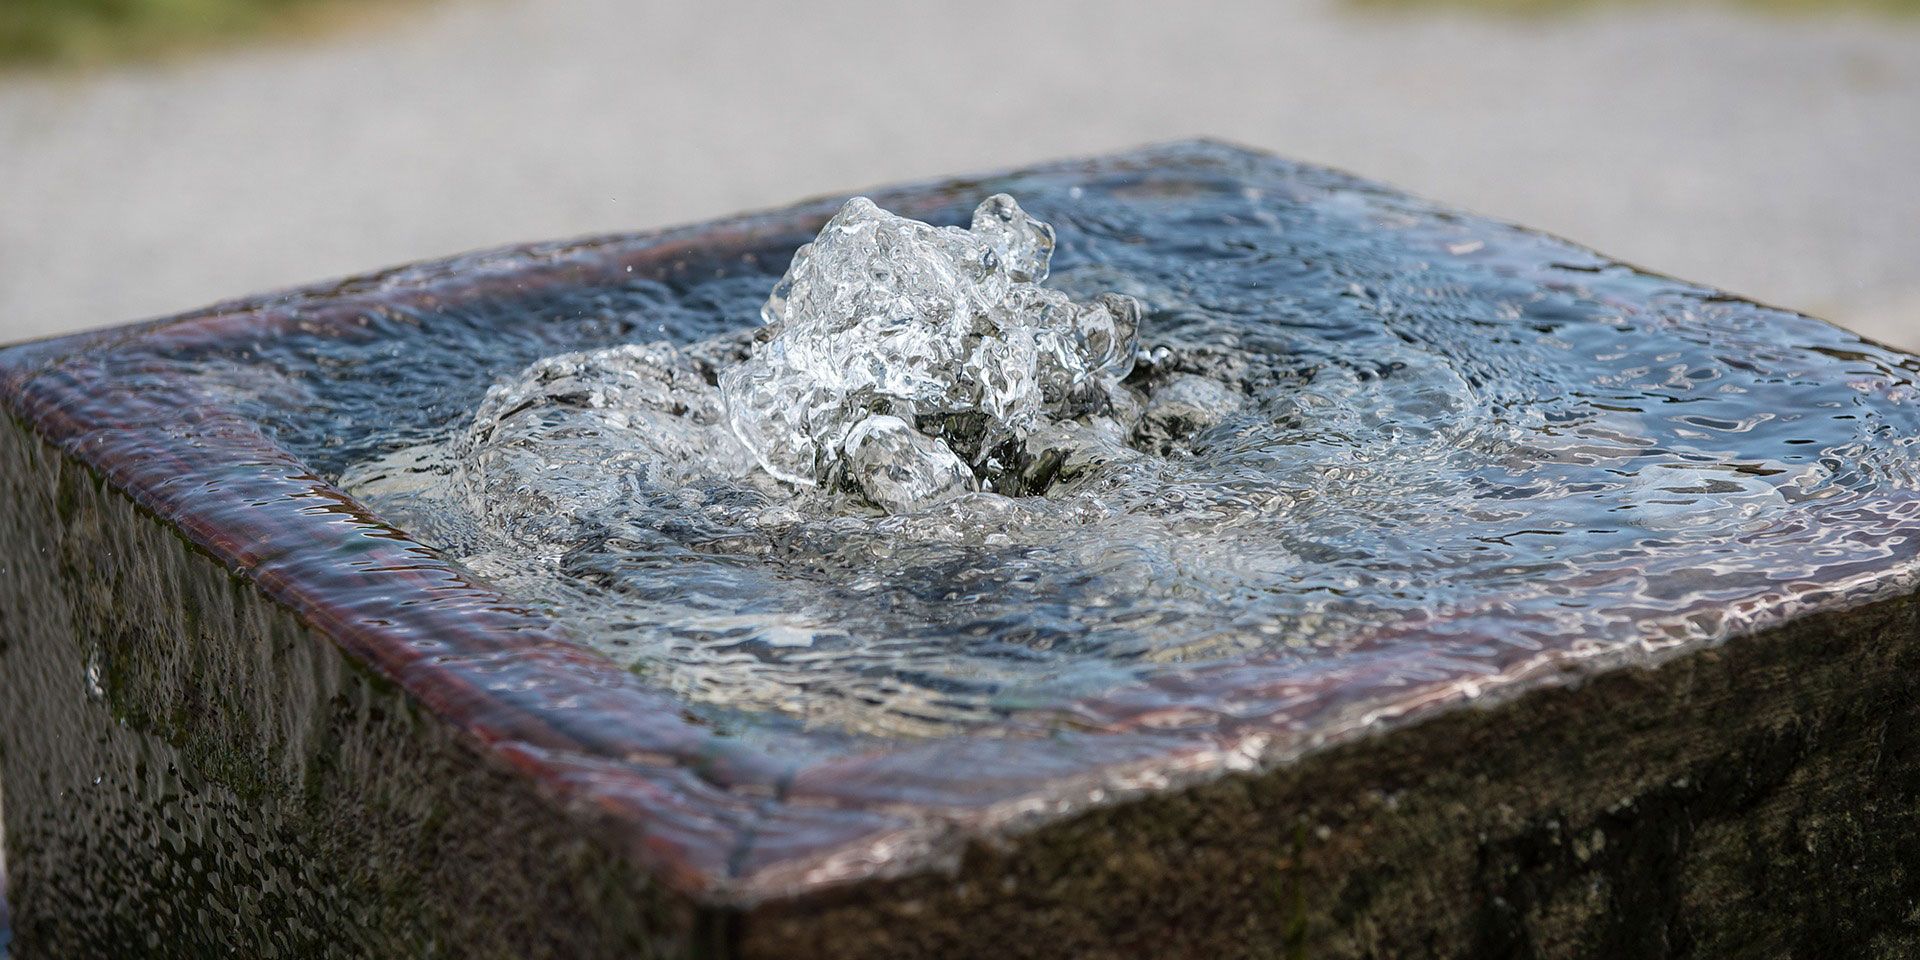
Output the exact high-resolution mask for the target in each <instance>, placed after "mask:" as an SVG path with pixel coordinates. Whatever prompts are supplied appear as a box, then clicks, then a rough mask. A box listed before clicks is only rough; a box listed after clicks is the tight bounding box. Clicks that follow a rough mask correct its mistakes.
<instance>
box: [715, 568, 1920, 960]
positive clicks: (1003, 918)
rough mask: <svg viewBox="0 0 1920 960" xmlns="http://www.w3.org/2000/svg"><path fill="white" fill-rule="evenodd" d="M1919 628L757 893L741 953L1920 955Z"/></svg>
mask: <svg viewBox="0 0 1920 960" xmlns="http://www.w3.org/2000/svg"><path fill="white" fill-rule="evenodd" d="M1916 636H1920V606H1917V605H1916V604H1915V602H1914V601H1913V600H1912V599H1911V598H1907V597H1902V598H1898V599H1893V600H1887V601H1883V602H1879V603H1876V604H1873V605H1870V606H1866V607H1863V608H1859V609H1855V610H1851V611H1845V612H1831V613H1824V614H1819V615H1815V616H1808V617H1805V618H1803V619H1801V620H1798V621H1796V622H1794V623H1792V624H1790V625H1788V626H1786V627H1784V628H1781V629H1777V630H1773V631H1770V632H1768V633H1765V634H1763V635H1759V636H1753V637H1746V638H1741V639H1737V640H1734V641H1732V642H1730V643H1728V644H1726V645H1724V646H1721V647H1718V648H1715V649H1709V650H1704V651H1700V652H1697V653H1694V654H1691V655H1689V656H1685V657H1682V658H1679V659H1676V660H1674V661H1671V662H1669V663H1667V664H1665V665H1664V666H1661V667H1659V668H1657V669H1626V670H1620V671H1617V672H1614V673H1611V674H1608V675H1605V676H1602V677H1599V678H1595V679H1592V680H1590V681H1588V682H1586V683H1584V684H1582V685H1580V686H1577V687H1560V688H1552V689H1545V690H1540V691H1536V692H1534V693H1531V694H1529V695H1526V696H1524V697H1521V698H1518V699H1515V700H1512V701H1510V702H1507V703H1503V704H1499V705H1496V706H1492V707H1488V708H1479V709H1468V710H1462V711H1456V712H1454V713H1452V714H1449V715H1445V716H1441V717H1438V718H1434V719H1431V720H1428V721H1426V722H1424V723H1419V724H1416V725H1413V726H1410V727H1407V728H1405V729H1401V730H1397V731H1394V732H1391V733H1387V734H1384V735H1379V736H1375V737H1372V738H1369V739H1366V740H1364V741H1360V742H1356V743H1353V744H1350V745H1347V746H1343V747H1339V748H1336V749H1331V750H1327V751H1325V752H1321V753H1318V754H1315V755H1312V756H1309V757H1307V758H1306V759H1304V760H1302V761H1300V762H1298V763H1294V764H1291V765H1287V766H1285V767H1282V768H1281V769H1278V770H1275V771H1273V772H1270V773H1267V774H1265V775H1262V776H1239V777H1232V778H1229V779H1226V780H1222V781H1219V782H1215V783H1212V784H1208V785H1205V786H1201V787H1197V788H1194V789H1189V790H1186V791H1182V792H1179V793H1176V794H1172V795H1164V796H1159V797H1155V798H1152V799H1148V800H1144V801H1140V802H1134V803H1128V804H1124V805H1118V806H1112V807H1107V808H1104V809H1098V810H1093V811H1090V812H1087V813H1084V814H1082V815H1080V816H1078V817H1075V818H1073V819H1071V820H1068V821H1065V822H1061V823H1057V824H1054V825H1052V826H1048V827H1045V828H1043V829H1040V830H1038V831H1035V832H1032V833H1029V834H1025V835H1021V836H1013V837H1008V838H1005V839H1004V840H1002V841H1001V842H998V843H976V844H973V845H972V846H971V847H970V848H969V849H968V850H967V852H966V854H965V856H964V858H963V862H962V864H961V866H960V868H959V871H958V873H957V875H947V876H926V877H919V878H913V879H907V880H900V881H894V882H890V883H889V882H876V883H868V884H863V885H860V886H855V887H848V888H842V889H839V890H834V891H829V892H825V893H822V894H818V895H815V896H812V897H809V898H806V899H803V900H799V901H794V902H781V903H772V904H767V905H764V906H762V907H760V908H759V909H758V910H755V911H753V912H751V913H749V914H748V915H747V916H745V917H743V918H742V921H741V923H740V930H741V934H740V941H739V952H740V954H741V955H742V956H747V957H756V958H775V957H779V958H804V957H820V958H826V957H832V958H836V960H853V958H862V957H874V958H880V957H888V958H898V957H920V956H926V957H944V958H953V960H958V958H967V957H980V958H1009V957H1078V958H1099V957H1114V958H1122V957H1141V956H1165V957H1174V956H1182V957H1210V958H1236V957H1246V958H1256V957H1258V958H1296V957H1300V958H1316V960H1319V958H1398V957H1459V958H1469V957H1471V958H1502V957H1513V958H1558V957H1593V958H1618V957H1634V958H1659V957H1755V956H1780V957H1828V956H1860V957H1907V956H1920V906H1916V904H1917V903H1920V643H1916V642H1915V638H1916Z"/></svg>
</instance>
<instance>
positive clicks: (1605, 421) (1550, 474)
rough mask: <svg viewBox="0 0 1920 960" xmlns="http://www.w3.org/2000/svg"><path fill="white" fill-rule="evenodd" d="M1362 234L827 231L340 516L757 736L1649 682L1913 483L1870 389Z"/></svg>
mask: <svg viewBox="0 0 1920 960" xmlns="http://www.w3.org/2000/svg"><path fill="white" fill-rule="evenodd" d="M1341 189H1343V190H1344V189H1347V188H1341ZM1358 196H1360V194H1357V193H1351V192H1348V193H1342V192H1340V191H1338V190H1336V191H1334V192H1332V193H1330V194H1327V195H1324V196H1321V195H1308V194H1300V195H1290V194H1287V193H1285V192H1284V191H1275V192H1273V193H1268V192H1266V191H1264V190H1262V189H1260V188H1257V187H1253V186H1249V185H1247V184H1246V183H1244V182H1241V181H1238V180H1233V179H1231V178H1228V179H1223V180H1222V181H1220V182H1217V183H1216V182H1212V181H1208V180H1206V179H1205V178H1204V177H1200V178H1197V179H1195V180H1194V181H1193V182H1192V183H1186V184H1183V185H1181V187H1180V189H1178V190H1175V189H1171V188H1169V189H1168V190H1167V192H1166V194H1165V195H1157V194H1152V193H1142V192H1141V191H1140V190H1139V189H1137V188H1136V187H1135V186H1133V185H1130V184H1129V183H1127V182H1126V181H1124V180H1115V181H1112V182H1108V183H1104V184H1095V185H1093V186H1091V187H1090V188H1088V189H1082V188H1080V187H1078V186H1075V187H1072V188H1071V189H1068V188H1063V187H1062V186H1061V185H1060V183H1059V182H1058V181H1053V182H1049V183H1043V184H1040V185H1038V186H1036V187H1035V188H1034V190H1033V191H1032V192H1024V191H1023V192H1022V196H1021V201H1022V202H1024V203H1026V204H1027V205H1028V206H1029V207H1031V208H1033V209H1034V210H1036V211H1038V212H1041V213H1044V214H1045V215H1046V216H1047V218H1048V219H1051V220H1053V221H1054V223H1055V224H1056V225H1057V226H1058V232H1057V233H1056V229H1055V227H1054V226H1049V225H1048V224H1046V223H1043V222H1041V221H1040V220H1037V219H1035V218H1034V217H1033V216H1030V215H1029V214H1028V213H1027V212H1026V211H1025V210H1023V209H1022V207H1021V205H1020V203H1016V202H1015V201H1014V200H1013V199H1012V198H1011V197H1009V196H1006V195H995V196H990V197H988V198H987V199H986V200H985V201H984V202H981V203H980V204H979V206H978V208H977V209H976V210H975V211H974V212H973V216H972V219H971V223H970V224H969V225H968V226H965V227H961V226H933V225H929V224H927V223H921V222H918V221H915V220H911V219H908V218H905V217H898V216H894V215H892V214H889V213H887V212H886V211H884V210H881V209H880V208H879V207H877V206H875V205H874V204H873V203H871V202H868V201H866V200H864V199H855V200H853V201H850V202H849V203H847V204H846V206H845V207H844V208H842V209H841V210H840V212H839V213H838V215H836V216H834V217H833V218H832V219H831V220H830V221H828V222H827V224H826V225H825V227H824V228H823V229H822V230H821V231H820V233H819V235H818V237H817V238H816V239H814V240H813V242H811V243H809V244H806V245H804V246H802V247H800V248H799V250H798V251H797V252H796V253H794V254H793V256H792V260H791V263H790V265H789V266H788V267H787V269H786V272H785V274H784V276H782V277H780V278H779V279H778V280H777V282H769V279H770V278H767V277H765V276H764V275H762V276H761V277H759V278H754V277H734V276H720V277H717V278H716V279H714V280H712V281H710V282H708V283H707V286H705V287H695V288H693V289H691V290H687V291H681V292H679V293H678V294H676V298H677V299H675V300H673V301H672V304H671V305H670V304H669V302H668V301H666V300H661V299H654V300H650V301H647V302H635V303H632V304H628V305H625V306H620V307H619V308H618V309H617V310H616V311H615V313H617V314H618V315H620V316H622V317H625V318H627V321H626V322H627V323H628V324H629V325H630V326H631V327H632V328H634V329H635V330H636V331H645V330H648V329H651V328H657V329H659V330H661V331H668V333H667V335H665V336H662V337H657V338H654V339H648V338H646V337H644V336H634V335H627V336H625V337H623V338H622V339H624V340H626V341H627V342H625V343H623V344H621V345H617V346H611V347H597V348H592V349H576V350H571V351H567V352H561V353H549V354H548V355H546V356H545V358H544V359H539V360H537V361H536V362H534V363H532V364H531V366H526V367H525V368H524V369H519V370H517V371H516V370H513V369H501V370H496V371H495V373H494V376H495V382H494V384H493V385H492V386H491V387H490V388H488V389H487V391H486V393H485V396H484V398H482V399H480V400H479V401H478V403H477V406H476V405H469V406H466V407H465V408H463V409H459V410H456V411H453V412H450V413H449V414H447V415H446V416H445V418H444V422H445V423H446V424H447V425H446V426H445V427H443V428H439V429H430V430H423V431H420V432H418V433H416V435H415V438H414V440H413V441H412V442H410V443H405V444H399V443H390V444H386V445H384V446H383V447H381V448H378V449H370V450H368V451H367V452H366V454H365V455H364V456H361V457H359V458H357V459H353V460H351V461H349V462H346V463H345V464H343V470H342V474H341V484H342V486H343V487H344V488H345V489H347V490H348V491H349V492H351V493H353V494H354V495H355V496H356V497H358V498H359V499H360V500H362V501H363V502H365V503H367V504H369V505H370V506H372V507H373V508H374V509H375V510H376V511H378V512H379V513H380V514H381V515H382V516H383V517H386V518H387V519H389V520H391V521H392V522H394V523H395V524H396V525H398V526H399V527H401V528H402V529H405V530H407V531H408V532H409V533H410V534H412V535H414V536H416V537H419V538H421V539H423V540H425V541H426V542H428V543H430V544H432V545H434V546H436V547H439V548H440V549H442V550H444V551H446V552H447V553H448V554H450V555H452V556H454V557H457V558H458V559H459V561H460V562H461V563H462V564H464V565H466V566H467V567H469V568H471V569H472V570H474V571H476V572H478V573H480V574H481V575H483V576H484V577H486V578H487V579H488V580H490V581H491V582H494V583H496V584H499V585H501V586H502V587H503V588H505V589H506V590H507V591H508V592H509V593H511V594H513V595H515V596H523V597H527V598H530V600H532V601H534V602H537V603H540V604H542V605H544V606H546V607H548V608H550V609H551V610H552V611H553V612H554V615H555V616H557V617H558V618H559V619H561V620H562V621H563V622H565V623H566V624H568V625H569V626H570V628H571V629H572V630H573V632H574V633H575V634H576V635H577V636H578V637H579V638H580V639H581V641H582V642H583V643H586V644H588V645H590V646H592V647H594V648H595V649H597V650H600V651H601V652H604V653H606V654H608V655H609V656H611V657H613V658H614V659H615V660H616V661H617V662H619V663H621V664H623V665H626V666H628V667H629V668H630V669H632V670H634V671H636V672H639V673H641V674H642V675H643V676H645V677H646V678H647V679H648V681H649V682H651V683H657V684H660V685H663V686H665V687H668V688H670V689H672V690H674V691H675V692H677V693H679V694H681V695H683V696H684V697H686V698H687V699H688V700H689V701H690V702H692V703H695V704H697V705H700V707H701V708H702V709H708V710H712V711H713V712H714V713H713V716H715V717H721V718H724V722H725V723H726V724H727V725H728V728H729V729H730V730H733V731H736V732H740V733H741V734H742V735H743V736H747V737H749V738H751V737H752V736H753V733H754V730H755V729H762V728H765V729H773V728H780V729H785V728H788V727H793V726H800V727H804V728H807V729H809V730H812V731H826V732H833V733H834V734H835V735H843V736H847V737H852V738H854V739H856V740H858V739H859V738H865V737H881V738H889V739H891V738H901V737H920V736H939V735H945V734H949V733H953V732H956V731H960V730H965V729H970V728H977V727H979V726H981V725H984V724H991V723H1004V722H1009V720H1010V719H1012V718H1025V719H1023V720H1021V721H1020V722H1035V721H1033V718H1036V717H1041V718H1044V717H1046V716H1048V715H1049V712H1050V711H1053V710H1055V709H1057V708H1062V707H1064V706H1065V705H1067V704H1069V703H1070V702H1072V701H1074V700H1075V699H1076V698H1082V697H1087V696H1092V695H1097V694H1101V693H1103V692H1106V691H1112V690H1116V689H1120V688H1123V687H1126V686H1128V685H1129V684H1136V683H1139V682H1142V681H1154V680H1156V679H1157V678H1160V679H1164V678H1172V677H1178V676H1181V675H1183V674H1184V673H1185V672H1188V671H1194V670H1204V669H1208V668H1209V667H1211V666H1213V665H1218V664H1222V663H1226V662H1229V661H1232V660H1235V659H1236V658H1245V657H1258V658H1260V659H1261V661H1262V662H1263V663H1266V664H1269V665H1278V668H1281V669H1284V668H1286V667H1287V665H1289V664H1291V665H1297V667H1298V668H1299V669H1301V670H1303V671H1310V670H1313V669H1318V668H1319V667H1322V666H1325V665H1329V664H1333V663H1336V662H1338V661H1339V658H1342V657H1365V656H1371V655H1373V654H1372V651H1384V650H1391V649H1400V648H1397V647H1396V646H1395V645H1396V644H1402V645H1404V644H1407V643H1417V644H1426V645H1431V647H1432V654H1431V655H1432V656H1433V657H1435V658H1437V659H1436V660H1435V662H1436V663H1438V662H1442V661H1444V662H1445V663H1446V664H1448V665H1450V666H1448V667H1447V669H1453V668H1454V667H1461V668H1463V669H1471V668H1473V666H1474V665H1476V664H1477V665H1483V666H1484V668H1485V669H1486V670H1488V671H1490V672H1491V671H1494V670H1495V669H1497V668H1496V665H1497V664H1501V663H1507V662H1510V661H1511V660H1512V659H1513V658H1515V657H1525V656H1532V655H1533V654H1534V653H1536V652H1538V651H1541V650H1558V649H1566V650H1574V649H1575V648H1577V651H1578V653H1579V655H1581V656H1587V655H1592V656H1613V655H1616V654H1620V655H1624V652H1626V651H1638V652H1640V653H1644V652H1646V651H1649V650H1656V649H1665V648H1668V647H1672V646H1677V645H1680V644H1685V643H1688V642H1694V641H1699V640H1707V639H1713V638H1715V637H1719V636H1724V635H1726V634H1727V633H1728V632H1730V631H1734V630H1738V629H1742V625H1743V621H1742V620H1741V617H1742V616H1744V615H1745V614H1744V613H1743V611H1746V610H1760V609H1762V608H1763V607H1765V606H1766V604H1767V603H1771V602H1772V601H1770V600H1766V599H1765V598H1766V597H1769V596H1772V593H1771V592H1770V591H1771V589H1772V588H1770V587H1769V586H1768V584H1773V583H1781V584H1790V583H1794V582H1802V581H1807V580H1813V579H1818V578H1819V577H1821V576H1823V575H1827V574H1834V573H1835V572H1836V571H1845V570H1866V569H1869V568H1870V567H1872V566H1873V565H1874V564H1877V563H1881V562H1883V561H1884V560H1885V559H1886V558H1887V557H1888V556H1889V555H1890V554H1889V552H1888V551H1889V550H1890V549H1892V548H1891V547H1889V545H1888V544H1887V543H1886V542H1885V541H1884V540H1879V539H1875V538H1874V537H1864V538H1863V537H1858V536H1850V535H1848V534H1847V533H1845V529H1846V524H1844V523H1837V522H1836V520H1835V518H1838V517H1842V516H1845V515H1848V514H1847V511H1848V510H1849V509H1851V508H1852V506H1853V505H1859V504H1866V503H1873V502H1879V501H1878V500H1877V498H1881V497H1884V496H1888V495H1891V494H1893V493H1895V492H1904V491H1909V490H1911V489H1912V486H1913V484H1914V475H1913V470H1912V468H1911V464H1910V458H1909V456H1908V448H1909V447H1910V446H1911V444H1912V443H1913V442H1914V438H1915V437H1916V436H1920V413H1916V410H1915V407H1914V404H1913V400H1914V397H1915V392H1914V390H1913V386H1912V383H1913V374H1912V371H1911V368H1910V366H1909V363H1910V361H1909V360H1908V359H1907V358H1904V357H1901V356H1899V355H1896V354H1893V353H1890V352H1888V351H1883V350H1880V349H1879V348H1877V347H1873V346H1871V345H1868V344H1862V343H1860V342H1858V341H1857V340H1853V339H1852V338H1849V337H1847V336H1845V335H1844V334H1841V333H1839V332H1837V331H1832V330H1831V329H1830V328H1826V327H1824V326H1821V325H1818V324H1817V323H1814V322H1813V321H1805V320H1803V319H1800V318H1788V317H1786V315H1781V314H1771V313H1765V312H1761V311H1758V309H1757V308H1751V307H1748V306H1745V305H1740V304H1735V303H1731V302H1728V301H1725V300H1722V299H1716V298H1715V297H1714V296H1712V295H1710V294H1709V293H1708V292H1705V291H1700V290H1697V289H1695V288H1690V287H1687V286H1685V285H1682V284H1677V283H1674V282H1672V281H1667V280H1664V279H1662V278H1658V277H1651V276H1647V275H1644V274H1638V273H1635V272H1633V271H1631V270H1628V269H1626V268H1623V267H1618V266H1614V265H1611V264H1609V263H1607V262H1605V261H1603V260H1600V259H1599V258H1597V257H1593V256H1591V255H1589V254H1585V253H1582V252H1579V251H1577V250H1574V249H1573V248H1570V247H1565V246H1563V245H1556V244H1555V242H1554V241H1550V240H1548V239H1545V238H1539V237H1536V236H1534V235H1530V234H1524V233H1522V232H1519V231H1513V232H1511V233H1510V234H1500V235H1498V236H1493V235H1488V236H1491V237H1492V239H1493V241H1494V242H1493V243H1492V244H1491V245H1490V244H1489V243H1488V241H1487V239H1485V238H1482V239H1473V240H1471V241H1463V240H1461V237H1462V236H1463V234H1462V232H1461V231H1462V230H1463V229H1464V228H1461V227H1458V226H1455V225H1453V224H1452V223H1451V222H1450V221H1447V220H1445V219H1444V218H1441V219H1437V220H1435V219H1425V220H1423V219H1422V217H1428V216H1429V215H1428V214H1427V213H1425V212H1424V211H1421V210H1414V209H1411V208H1408V209H1401V208H1400V207H1398V206H1396V204H1397V203H1399V201H1396V200H1389V199H1384V198H1382V197H1377V196H1376V197H1372V198H1371V199H1368V200H1365V201H1364V202H1363V201H1360V200H1356V199H1354V198H1356V197H1358ZM1543 264H1546V266H1542V265H1543ZM1543 278H1546V279H1543ZM769 287H771V289H772V293H771V296H767V290H768V288H769ZM761 297H765V301H764V305H763V306H762V308H761V311H760V316H761V321H762V323H761V324H759V325H758V326H753V325H751V324H750V318H751V304H752V302H753V300H756V299H758V298H761ZM750 298H751V299H750ZM689 302H696V303H699V304H702V305H701V306H699V307H698V308H697V309H698V310H699V311H704V313H703V314H702V316H708V317H710V321H711V322H707V325H706V326H704V327H698V329H699V330H700V331H701V332H700V335H697V336H688V335H676V334H672V333H671V331H669V330H668V328H669V326H671V324H670V323H669V322H668V319H672V318H673V317H674V316H677V315H675V314H673V313H672V311H675V310H678V311H682V312H684V311H686V310H688V309H690V308H689V307H687V306H686V304H687V303H689ZM662 317H664V318H667V319H659V318H662ZM656 320H657V321H658V322H656ZM696 326H697V325H696ZM686 328H687V327H686V326H685V325H684V324H683V325H682V329H686ZM1783 331H1786V332H1784V333H1783ZM1902 495H1904V493H1902ZM1856 515H1857V514H1856ZM1576 583H1577V584H1580V585H1581V586H1579V587H1578V588H1577V589H1576V588H1574V587H1570V586H1569V584H1576ZM1741 596H1745V597H1748V598H1750V599H1753V600H1754V603H1752V604H1747V605H1742V604H1740V603H1732V604H1731V605H1728V604H1727V603H1724V602H1718V601H1716V602H1715V603H1714V604H1713V606H1714V607H1715V611H1716V612H1715V613H1714V614H1713V615H1712V616H1702V615H1700V614H1699V612H1698V611H1699V610H1700V605H1701V604H1702V603H1703V602H1706V598H1710V597H1719V598H1737V597H1741ZM1756 615H1757V614H1756ZM1436 622H1439V623H1440V625H1439V626H1434V624H1435V623H1436ZM1449 624H1452V626H1450V625H1449ZM1456 627H1457V628H1458V630H1460V631H1462V632H1463V635H1470V636H1471V637H1472V638H1473V639H1472V642H1471V643H1468V644H1467V645H1466V646H1465V647H1463V648H1459V649H1453V648H1447V647H1446V646H1445V637H1446V636H1447V635H1448V632H1449V631H1451V630H1454V629H1455V628H1456ZM1423 631H1424V632H1423ZM1409 636H1413V637H1418V639H1417V640H1405V639H1396V638H1405V637H1409ZM1489 638H1491V639H1489ZM1423 649H1424V647H1423ZM1425 655H1426V654H1422V656H1425Z"/></svg>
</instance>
